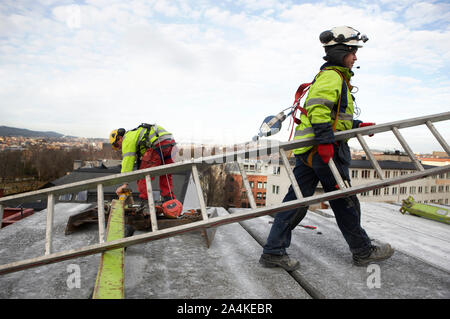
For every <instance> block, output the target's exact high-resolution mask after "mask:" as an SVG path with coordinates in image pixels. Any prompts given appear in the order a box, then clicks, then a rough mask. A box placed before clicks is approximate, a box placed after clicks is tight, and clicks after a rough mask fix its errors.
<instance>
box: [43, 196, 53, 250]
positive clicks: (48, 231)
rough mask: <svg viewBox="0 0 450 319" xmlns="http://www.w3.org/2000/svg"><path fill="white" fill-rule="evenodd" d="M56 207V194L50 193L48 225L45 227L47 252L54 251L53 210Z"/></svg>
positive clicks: (48, 199)
mask: <svg viewBox="0 0 450 319" xmlns="http://www.w3.org/2000/svg"><path fill="white" fill-rule="evenodd" d="M54 208H55V195H53V193H50V194H48V197H47V226H46V228H45V254H46V255H50V254H51V253H52V239H53V212H54Z"/></svg>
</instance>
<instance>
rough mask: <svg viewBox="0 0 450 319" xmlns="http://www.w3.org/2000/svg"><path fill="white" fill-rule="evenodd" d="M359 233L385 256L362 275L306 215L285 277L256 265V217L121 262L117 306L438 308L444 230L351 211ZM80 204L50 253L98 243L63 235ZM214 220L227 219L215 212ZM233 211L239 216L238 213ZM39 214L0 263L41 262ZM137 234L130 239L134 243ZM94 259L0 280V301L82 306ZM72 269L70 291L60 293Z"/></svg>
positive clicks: (132, 250) (263, 225)
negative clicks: (293, 302)
mask: <svg viewBox="0 0 450 319" xmlns="http://www.w3.org/2000/svg"><path fill="white" fill-rule="evenodd" d="M361 206H362V212H363V213H362V224H363V227H364V228H365V229H366V231H367V233H368V235H369V236H370V237H371V238H372V239H373V240H375V241H378V242H389V243H390V244H391V245H392V246H393V247H394V248H395V250H396V252H395V254H394V256H393V257H392V258H391V259H389V260H387V261H383V262H380V263H379V264H377V265H374V266H371V267H356V266H353V265H352V263H351V254H350V252H349V250H348V246H347V244H346V243H345V241H344V239H343V237H342V235H341V233H340V231H339V229H338V228H337V225H336V221H335V219H334V217H333V214H332V212H331V210H321V211H318V212H312V211H309V212H308V214H307V216H306V217H305V219H304V220H303V221H302V222H301V225H312V226H315V227H317V228H316V229H314V230H312V229H307V228H303V227H297V228H296V229H295V230H294V231H293V236H292V244H291V247H290V248H289V250H288V252H289V254H290V256H291V257H294V258H296V259H298V260H299V261H300V263H301V267H300V269H299V270H297V271H294V272H292V273H288V272H286V271H284V270H282V269H278V268H276V269H273V268H272V269H268V268H263V267H262V266H260V265H259V263H258V259H259V256H260V254H261V252H262V247H261V245H262V244H263V243H264V242H265V239H266V238H267V235H268V232H269V230H270V226H271V224H270V222H271V221H272V217H270V216H263V217H259V218H256V219H252V220H247V221H244V222H241V223H234V224H229V225H225V226H221V227H218V228H217V231H216V235H215V239H214V241H213V243H212V245H211V247H210V248H207V246H206V244H205V239H204V238H203V236H202V233H201V232H191V233H186V234H183V235H178V236H175V237H171V238H166V239H160V240H156V241H151V242H147V243H144V244H138V245H134V246H130V247H128V248H127V250H126V253H125V297H126V298H130V299H134V298H151V299H158V298H160V299H162V298H175V299H197V298H207V299H215V298H223V299H236V298H243V299H247V298H255V299H285V298H288V299H311V298H344V299H347V298H348V299H350V298H361V299H366V298H369V299H372V298H373V299H378V298H383V299H385V298H388V299H396V298H399V299H403V298H419V299H427V298H431V299H448V298H450V276H449V274H450V245H449V244H450V226H449V225H446V224H443V223H439V222H436V221H432V220H427V219H424V218H420V217H416V216H412V215H409V214H405V215H402V214H401V213H400V212H399V211H398V209H399V208H400V207H399V206H396V205H392V204H384V203H361ZM87 207H88V205H87V204H75V203H58V204H56V205H55V217H54V218H55V219H54V243H53V244H54V251H55V252H57V251H62V250H66V249H75V248H80V247H82V246H85V245H88V244H94V243H97V242H98V231H97V226H96V225H90V226H87V227H84V228H83V230H81V231H79V232H75V233H73V234H71V235H67V236H65V235H64V229H65V226H66V224H67V220H68V218H69V216H71V215H73V214H76V213H78V212H80V211H82V210H84V209H86V208H87ZM208 209H209V210H210V211H211V210H216V211H217V213H218V214H219V215H224V214H229V213H230V212H231V213H232V212H234V211H236V209H234V210H230V212H228V211H226V210H225V209H223V208H208ZM238 210H239V209H238ZM45 216H46V211H45V210H44V211H42V212H38V213H36V214H34V215H33V216H30V217H28V218H25V219H23V220H21V221H19V222H17V223H15V224H13V225H11V226H8V227H5V228H3V229H1V230H0V242H1V246H0V263H1V264H6V263H10V262H13V261H18V260H21V259H28V258H32V257H37V256H40V255H42V254H43V252H44V246H45V223H46V218H45ZM140 233H142V232H139V231H137V232H136V233H135V234H140ZM99 260H100V255H99V254H97V255H91V256H87V257H80V258H77V259H72V260H68V261H64V262H60V263H55V264H50V265H46V266H42V267H37V268H32V269H28V270H23V271H19V272H16V273H11V274H7V275H1V276H0V287H2V289H0V298H5V299H12V298H19V299H23V298H61V299H72V298H73V299H87V298H89V297H90V296H91V293H92V290H93V287H94V284H95V278H96V274H97V270H98V263H99ZM73 267H78V269H79V270H80V272H79V274H80V286H79V288H78V287H69V286H70V285H69V283H68V282H69V281H70V276H71V274H72V273H73V269H74V268H73Z"/></svg>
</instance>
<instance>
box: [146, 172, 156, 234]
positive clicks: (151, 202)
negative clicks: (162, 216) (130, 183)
mask: <svg viewBox="0 0 450 319" xmlns="http://www.w3.org/2000/svg"><path fill="white" fill-rule="evenodd" d="M145 184H146V186H147V200H148V208H149V210H150V223H151V224H152V231H155V230H158V222H157V220H156V208H155V200H154V198H153V189H152V179H151V177H150V175H145Z"/></svg>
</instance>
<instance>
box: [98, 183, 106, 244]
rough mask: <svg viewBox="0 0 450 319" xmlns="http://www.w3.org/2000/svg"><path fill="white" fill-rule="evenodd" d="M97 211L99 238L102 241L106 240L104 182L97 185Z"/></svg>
mask: <svg viewBox="0 0 450 319" xmlns="http://www.w3.org/2000/svg"><path fill="white" fill-rule="evenodd" d="M97 211H98V212H97V213H98V239H99V242H100V243H104V242H105V201H104V195H103V184H98V185H97Z"/></svg>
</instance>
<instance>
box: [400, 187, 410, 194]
mask: <svg viewBox="0 0 450 319" xmlns="http://www.w3.org/2000/svg"><path fill="white" fill-rule="evenodd" d="M407 190H408V187H406V186H402V187H400V194H406V192H407Z"/></svg>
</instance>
